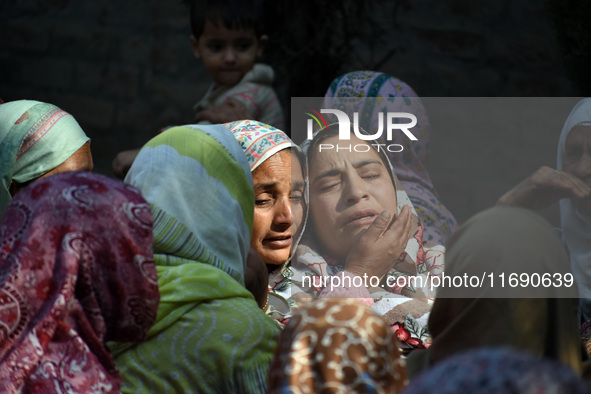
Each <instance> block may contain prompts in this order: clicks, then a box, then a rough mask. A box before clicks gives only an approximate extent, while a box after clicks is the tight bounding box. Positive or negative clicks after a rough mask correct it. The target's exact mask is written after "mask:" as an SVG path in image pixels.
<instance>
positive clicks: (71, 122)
mask: <svg viewBox="0 0 591 394" xmlns="http://www.w3.org/2000/svg"><path fill="white" fill-rule="evenodd" d="M88 140H89V138H88V137H87V136H86V134H84V131H82V129H81V128H80V125H79V124H78V122H76V120H75V119H74V117H73V116H72V115H70V114H68V113H67V112H65V111H62V110H60V109H59V108H58V107H56V106H55V105H52V104H46V103H41V102H38V101H31V100H19V101H11V102H8V103H4V104H1V105H0V147H2V155H1V156H0V177H1V180H0V219H1V218H2V215H3V213H4V210H5V209H6V206H7V205H8V203H9V202H10V200H11V199H12V197H11V196H10V192H9V187H10V182H11V181H12V180H15V181H16V182H19V183H24V182H27V181H30V180H32V179H35V178H38V177H40V176H41V175H43V174H45V173H46V172H49V171H51V170H53V169H54V168H55V167H57V166H59V165H60V164H62V163H63V162H64V161H66V159H68V158H69V157H70V156H72V154H74V153H75V152H76V151H77V150H78V149H80V147H82V145H84V144H85V143H86V142H87V141H88Z"/></svg>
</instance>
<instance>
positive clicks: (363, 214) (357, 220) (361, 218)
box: [345, 209, 378, 226]
mask: <svg viewBox="0 0 591 394" xmlns="http://www.w3.org/2000/svg"><path fill="white" fill-rule="evenodd" d="M377 217H378V212H377V211H374V210H373V209H364V210H361V211H356V212H353V213H352V214H351V215H348V216H347V217H346V218H345V226H351V225H352V226H361V225H366V224H372V223H373V221H374V220H376V218H377Z"/></svg>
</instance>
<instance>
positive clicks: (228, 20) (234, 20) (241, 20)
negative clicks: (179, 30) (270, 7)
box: [190, 0, 265, 38]
mask: <svg viewBox="0 0 591 394" xmlns="http://www.w3.org/2000/svg"><path fill="white" fill-rule="evenodd" d="M263 11H264V7H263V0H192V1H191V10H190V16H191V31H192V33H193V36H195V38H199V36H201V34H203V27H204V26H205V22H206V21H210V22H212V23H214V24H217V23H219V22H221V23H223V24H224V26H225V27H226V28H227V29H231V30H233V29H239V28H246V29H247V28H251V27H252V28H253V29H254V31H255V34H256V36H257V38H259V37H260V36H262V35H263V34H264V33H265V30H264V23H263V22H264V13H263Z"/></svg>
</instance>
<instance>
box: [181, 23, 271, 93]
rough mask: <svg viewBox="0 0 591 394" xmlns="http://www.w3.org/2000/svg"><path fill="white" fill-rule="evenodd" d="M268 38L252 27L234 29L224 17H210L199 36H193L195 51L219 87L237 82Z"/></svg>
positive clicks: (252, 63) (252, 62)
mask: <svg viewBox="0 0 591 394" xmlns="http://www.w3.org/2000/svg"><path fill="white" fill-rule="evenodd" d="M266 41H267V37H266V36H261V37H260V38H257V36H256V34H255V31H254V28H252V27H250V28H237V29H233V30H230V29H228V28H227V27H226V26H224V24H223V22H221V21H219V22H218V23H215V24H214V23H212V22H211V21H206V22H205V25H204V27H203V33H202V34H201V36H200V37H199V39H196V38H195V37H194V36H191V45H192V46H193V53H194V54H195V57H196V58H198V59H201V60H202V61H203V65H205V68H206V69H207V72H208V73H209V75H211V77H212V78H213V81H214V84H215V86H216V87H218V86H228V85H229V86H231V85H235V84H237V83H238V82H239V81H240V80H241V79H242V77H243V76H244V74H246V73H247V72H248V71H249V70H250V69H251V68H252V66H253V65H254V62H255V60H256V58H257V57H259V56H260V55H261V54H262V53H263V49H264V46H265V43H266Z"/></svg>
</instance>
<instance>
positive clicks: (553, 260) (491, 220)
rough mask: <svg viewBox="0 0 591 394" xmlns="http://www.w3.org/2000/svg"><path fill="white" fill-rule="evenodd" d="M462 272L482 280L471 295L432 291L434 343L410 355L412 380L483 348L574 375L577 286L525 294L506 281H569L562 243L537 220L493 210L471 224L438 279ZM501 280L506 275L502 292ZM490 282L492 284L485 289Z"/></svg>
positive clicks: (452, 243) (452, 244)
mask: <svg viewBox="0 0 591 394" xmlns="http://www.w3.org/2000/svg"><path fill="white" fill-rule="evenodd" d="M464 273H467V274H468V275H478V274H480V275H482V273H486V274H485V278H486V280H485V282H484V284H483V286H482V287H478V288H476V289H464V290H460V291H459V290H458V288H454V287H452V288H449V287H445V288H442V287H440V288H439V290H438V293H437V299H436V300H435V303H434V305H433V309H432V311H431V315H430V317H429V323H428V326H429V331H430V332H431V335H432V337H433V343H432V345H431V347H430V348H429V349H428V350H426V351H415V352H414V353H413V354H411V355H410V357H409V359H408V369H409V374H410V375H411V376H413V375H415V374H416V373H418V372H420V371H421V370H422V369H424V368H426V367H428V366H429V365H431V364H433V363H437V362H438V361H440V360H442V359H444V358H446V357H448V356H451V355H453V354H456V353H458V352H461V351H463V350H467V349H471V348H479V347H484V346H509V347H514V348H518V349H524V350H529V351H530V352H533V353H534V354H536V355H538V356H540V357H549V358H553V359H556V360H558V361H561V362H562V363H564V364H567V365H570V366H571V367H572V368H573V369H574V370H575V371H577V372H580V369H581V361H580V358H581V357H580V344H579V333H578V324H577V299H576V295H577V290H576V285H575V284H574V283H573V285H572V286H570V287H567V286H566V285H565V284H564V283H563V285H562V286H556V285H557V284H558V281H557V280H556V279H555V278H556V277H554V276H553V280H552V283H553V285H552V286H551V287H544V286H538V287H528V288H527V289H525V290H524V288H523V287H521V286H517V287H511V285H510V284H509V282H508V278H509V275H510V274H512V273H516V274H521V273H525V274H527V275H528V277H529V278H532V277H533V276H535V274H539V275H542V274H544V273H551V274H552V275H554V274H559V275H560V276H561V277H562V278H565V275H567V274H570V267H569V263H568V257H567V255H566V253H565V251H564V248H563V246H562V243H561V242H560V239H559V238H558V236H557V235H556V233H555V232H554V230H553V229H552V227H551V226H550V224H549V223H548V222H546V221H545V220H544V219H543V218H542V217H541V216H539V215H537V214H536V213H534V212H532V211H529V210H526V209H522V208H514V207H494V208H491V209H488V210H486V211H484V212H482V213H480V214H477V215H475V216H474V217H472V218H471V219H470V220H468V221H467V222H466V223H465V224H464V225H462V226H461V227H459V228H458V230H457V231H456V232H455V233H454V234H453V235H452V237H451V238H450V240H449V243H448V245H447V254H446V271H445V274H446V275H448V276H463V275H464ZM500 274H504V276H505V282H504V287H501V280H500V277H499V275H500ZM489 275H492V276H493V277H494V282H493V285H492V286H491V285H490V279H489V278H490V277H489ZM513 283H515V282H513ZM450 297H453V298H450ZM459 297H463V298H459ZM523 297H528V298H523Z"/></svg>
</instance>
